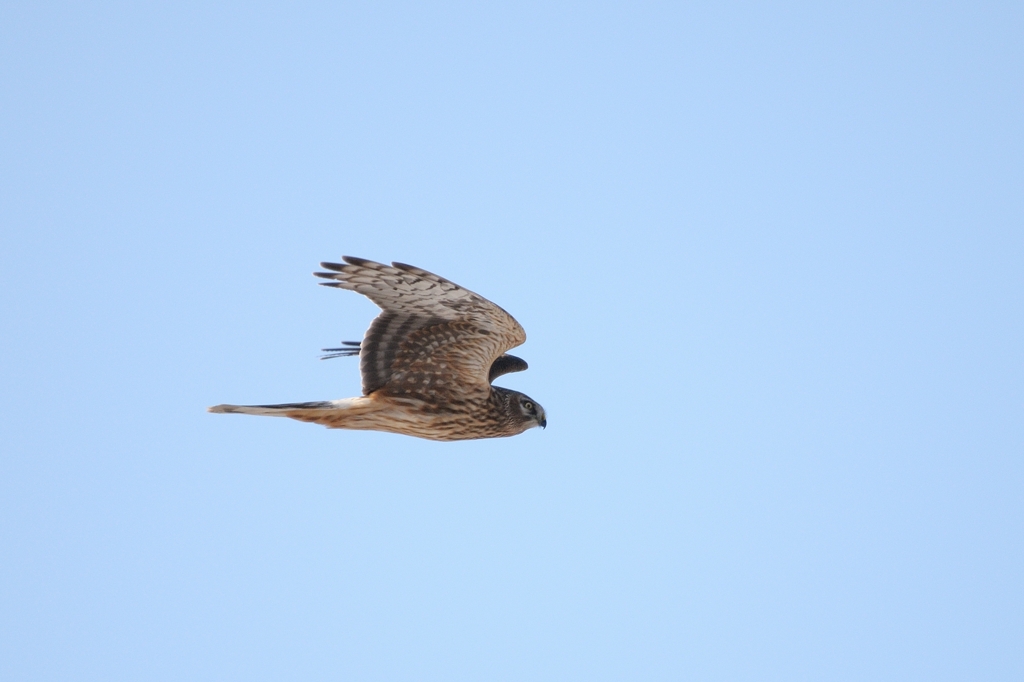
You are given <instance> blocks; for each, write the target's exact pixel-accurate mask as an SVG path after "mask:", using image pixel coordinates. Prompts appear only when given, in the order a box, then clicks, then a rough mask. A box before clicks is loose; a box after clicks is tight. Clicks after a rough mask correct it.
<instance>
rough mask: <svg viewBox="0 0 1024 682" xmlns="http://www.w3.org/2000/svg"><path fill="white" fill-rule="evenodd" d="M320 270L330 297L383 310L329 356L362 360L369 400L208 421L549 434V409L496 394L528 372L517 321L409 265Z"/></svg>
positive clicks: (261, 408)
mask: <svg viewBox="0 0 1024 682" xmlns="http://www.w3.org/2000/svg"><path fill="white" fill-rule="evenodd" d="M343 260H344V261H345V263H346V264H347V265H342V264H339V263H321V264H320V266H321V267H323V268H325V269H327V270H330V272H317V273H314V274H315V275H316V276H317V277H323V278H324V279H329V280H333V281H331V282H321V284H322V285H324V286H328V287H338V288H339V289H348V290H350V291H356V292H359V293H360V294H363V295H364V296H366V297H367V298H369V299H370V300H371V301H373V302H374V303H376V304H377V305H378V306H380V308H381V310H382V311H383V312H381V314H380V315H378V316H377V318H376V319H375V320H374V321H373V322H372V323H371V324H370V328H369V329H368V330H367V331H366V336H365V337H364V338H363V340H362V342H361V343H355V342H346V343H347V344H348V347H347V348H325V349H324V350H326V351H330V354H329V355H327V356H325V357H337V356H339V355H355V354H357V353H358V355H359V368H360V373H361V374H362V379H363V395H362V396H360V397H358V398H343V399H341V400H325V401H319V402H311V403H285V404H282V405H217V406H216V407H211V408H210V409H209V411H210V412H228V413H240V414H258V415H264V416H269V417H291V418H292V419H298V420H299V421H304V422H313V423H316V424H323V425H324V426H326V427H328V428H331V429H360V430H369V431H389V432H391V433H403V434H406V435H408V436H418V437H420V438H429V439H431V440H467V439H471V438H496V437H499V436H514V435H516V434H519V433H522V432H523V431H526V430H527V429H529V428H532V427H534V426H540V427H542V428H543V427H545V426H547V419H546V418H545V416H544V409H543V408H542V407H541V406H540V405H538V404H537V403H536V402H535V401H534V400H532V399H530V398H529V397H527V396H525V395H523V394H522V393H519V392H517V391H510V390H508V389H507V388H499V387H497V386H491V382H492V381H494V379H495V378H497V377H499V376H501V375H502V374H508V373H509V372H521V371H522V370H524V369H526V367H527V365H526V362H525V361H524V360H521V359H520V358H517V357H515V356H514V355H507V354H505V351H507V350H508V349H510V348H515V347H516V346H518V345H520V344H522V343H523V342H524V341H526V332H524V331H523V328H522V327H521V326H520V325H519V323H518V322H516V321H515V320H514V319H513V318H512V316H511V315H509V314H508V313H507V312H505V311H504V310H502V309H501V308H499V307H498V306H496V305H494V304H493V303H491V302H490V301H488V300H487V299H485V298H484V297H482V296H479V295H477V294H474V293H473V292H472V291H469V290H468V289H463V288H462V287H460V286H459V285H457V284H455V283H453V282H449V281H448V280H446V279H444V278H443V277H438V276H437V275H434V274H431V273H429V272H427V271H426V270H420V269H419V268H415V267H413V266H411V265H404V264H402V263H392V264H391V266H390V267H389V266H387V265H382V264H381V263H374V262H373V261H369V260H364V259H362V258H351V257H349V256H344V257H343Z"/></svg>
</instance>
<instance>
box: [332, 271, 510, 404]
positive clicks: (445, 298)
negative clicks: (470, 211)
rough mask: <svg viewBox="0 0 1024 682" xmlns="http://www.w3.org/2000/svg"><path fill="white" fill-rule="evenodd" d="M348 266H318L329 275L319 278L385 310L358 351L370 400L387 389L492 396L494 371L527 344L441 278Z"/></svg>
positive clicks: (497, 313)
mask: <svg viewBox="0 0 1024 682" xmlns="http://www.w3.org/2000/svg"><path fill="white" fill-rule="evenodd" d="M343 260H344V261H345V264H340V263H321V264H320V265H321V266H322V267H323V268H325V269H327V270H330V272H317V273H315V274H316V276H317V277H323V278H325V279H330V280H333V281H331V282H321V284H323V285H324V286H330V287H338V288H341V289H348V290H350V291H356V292H358V293H360V294H363V295H364V296H366V297H367V298H369V299H370V300H371V301H373V302H374V303H376V304H377V305H378V306H379V307H380V308H381V310H382V312H381V314H380V315H378V316H377V318H376V319H375V320H374V321H373V323H372V324H371V325H370V328H369V329H368V330H367V332H366V336H365V337H364V338H363V341H362V344H361V347H360V351H359V358H360V360H359V366H360V372H361V374H362V378H363V393H364V394H365V395H369V394H370V393H373V392H374V391H377V390H380V389H382V388H385V387H387V392H389V393H394V394H396V395H401V394H406V395H408V394H412V395H417V394H419V395H425V394H431V395H434V394H436V392H442V393H449V392H450V391H451V390H452V389H456V388H459V389H462V390H466V389H471V388H476V389H481V388H482V389H486V390H488V391H489V390H490V389H489V383H490V382H489V379H490V378H491V377H490V371H491V365H492V364H493V363H494V361H495V360H496V359H497V358H498V357H499V356H501V355H502V354H503V353H504V352H505V351H506V350H508V349H510V348H514V347H516V346H518V345H520V344H522V343H523V342H524V341H526V332H525V331H523V328H522V327H521V326H520V325H519V323H518V322H516V321H515V319H514V318H513V317H512V316H511V315H509V314H508V313H507V312H505V311H504V310H502V309H501V308H500V307H498V306H497V305H495V304H494V303H491V302H490V301H488V300H487V299H485V298H484V297H482V296H480V295H478V294H475V293H473V292H472V291H469V290H468V289H463V288H462V287H460V286H459V285H457V284H455V283H454V282H450V281H448V280H446V279H444V278H443V277H439V276H437V275H435V274H433V273H430V272H427V271H426V270H421V269H420V268H416V267H413V266H411V265H405V264H402V263H392V265H391V266H387V265H383V264H381V263H375V262H373V261H369V260H364V259H362V258H352V257H349V256H344V257H343ZM509 371H511V370H509ZM502 373H504V372H502Z"/></svg>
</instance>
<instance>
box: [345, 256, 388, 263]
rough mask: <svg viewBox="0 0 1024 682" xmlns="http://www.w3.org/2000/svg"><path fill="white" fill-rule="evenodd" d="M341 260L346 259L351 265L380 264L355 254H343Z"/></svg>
mask: <svg viewBox="0 0 1024 682" xmlns="http://www.w3.org/2000/svg"><path fill="white" fill-rule="evenodd" d="M341 260H343V261H345V262H346V263H348V264H349V265H380V263H375V262H374V261H372V260H367V259H366V258H356V257H355V256H342V257H341Z"/></svg>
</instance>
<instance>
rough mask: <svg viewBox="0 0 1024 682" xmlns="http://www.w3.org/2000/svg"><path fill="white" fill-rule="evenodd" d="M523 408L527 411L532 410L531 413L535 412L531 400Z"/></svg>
mask: <svg viewBox="0 0 1024 682" xmlns="http://www.w3.org/2000/svg"><path fill="white" fill-rule="evenodd" d="M523 407H525V408H526V409H527V410H530V411H531V412H532V411H533V403H531V402H530V401H529V400H527V401H526V402H525V403H523Z"/></svg>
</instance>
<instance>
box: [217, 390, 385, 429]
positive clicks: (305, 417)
mask: <svg viewBox="0 0 1024 682" xmlns="http://www.w3.org/2000/svg"><path fill="white" fill-rule="evenodd" d="M206 411H207V412H214V413H217V414H255V415H260V416H263V417H289V418H291V419H298V420H299V421H303V422H313V423H316V424H323V425H324V426H326V427H328V428H333V429H353V428H354V429H360V428H367V427H366V426H362V423H363V422H364V419H363V418H364V417H365V416H367V415H369V414H370V413H372V412H375V411H377V408H376V406H375V405H374V404H373V401H371V400H370V399H369V398H366V397H360V398H343V399H342V400H319V401H315V402H311V403H281V404H279V405H214V406H213V407H210V408H207V410H206Z"/></svg>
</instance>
